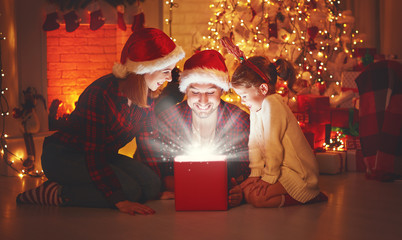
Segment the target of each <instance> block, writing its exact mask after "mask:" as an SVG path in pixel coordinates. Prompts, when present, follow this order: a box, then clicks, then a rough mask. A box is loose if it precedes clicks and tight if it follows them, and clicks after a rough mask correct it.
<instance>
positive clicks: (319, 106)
mask: <svg viewBox="0 0 402 240" xmlns="http://www.w3.org/2000/svg"><path fill="white" fill-rule="evenodd" d="M297 106H298V108H299V112H305V111H307V110H313V111H314V110H327V109H329V97H327V96H319V95H312V94H305V95H298V96H297Z"/></svg>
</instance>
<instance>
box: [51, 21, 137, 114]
mask: <svg viewBox="0 0 402 240" xmlns="http://www.w3.org/2000/svg"><path fill="white" fill-rule="evenodd" d="M130 34H131V28H130V26H128V27H127V30H126V31H122V30H120V29H119V28H118V27H117V25H116V24H105V25H104V26H102V27H101V28H100V29H98V30H96V31H93V30H90V28H89V25H88V24H81V25H80V27H79V28H77V29H76V30H75V31H74V32H71V33H69V32H67V31H66V30H65V26H63V25H61V27H60V28H59V29H58V30H54V31H49V32H47V93H48V99H47V102H48V106H50V104H51V102H52V101H53V100H54V99H59V100H61V101H62V104H61V105H60V108H59V114H64V113H67V114H68V113H70V112H71V111H72V110H73V109H74V105H75V104H74V103H75V102H76V101H77V100H78V97H79V95H80V94H81V93H82V91H83V90H84V89H85V88H86V87H87V86H88V85H89V84H90V83H92V82H93V81H94V80H96V79H97V78H99V77H101V76H103V75H105V74H108V73H111V71H112V67H113V64H114V62H117V61H119V60H120V53H121V49H122V48H123V45H124V43H125V42H126V40H127V38H128V37H129V35H130Z"/></svg>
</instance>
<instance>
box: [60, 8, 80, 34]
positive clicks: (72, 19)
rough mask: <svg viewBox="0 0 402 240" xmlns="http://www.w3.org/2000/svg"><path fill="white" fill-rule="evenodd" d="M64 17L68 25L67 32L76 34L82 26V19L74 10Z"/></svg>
mask: <svg viewBox="0 0 402 240" xmlns="http://www.w3.org/2000/svg"><path fill="white" fill-rule="evenodd" d="M63 17H64V22H65V23H66V31H67V32H74V31H75V30H76V29H77V28H78V27H79V26H80V22H81V19H79V18H78V15H77V13H76V12H75V11H74V10H72V11H70V12H68V13H66V14H64V16H63Z"/></svg>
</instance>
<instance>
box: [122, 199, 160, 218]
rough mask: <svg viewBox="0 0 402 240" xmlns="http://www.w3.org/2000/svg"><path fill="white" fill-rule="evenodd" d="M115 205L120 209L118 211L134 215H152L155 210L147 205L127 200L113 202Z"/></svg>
mask: <svg viewBox="0 0 402 240" xmlns="http://www.w3.org/2000/svg"><path fill="white" fill-rule="evenodd" d="M115 206H116V207H117V208H118V209H119V210H120V212H123V213H128V214H131V215H135V214H136V213H139V214H142V215H152V214H154V213H155V211H154V210H153V209H152V208H150V207H148V206H145V205H142V204H140V203H137V202H131V201H128V200H125V201H121V202H118V203H116V204H115Z"/></svg>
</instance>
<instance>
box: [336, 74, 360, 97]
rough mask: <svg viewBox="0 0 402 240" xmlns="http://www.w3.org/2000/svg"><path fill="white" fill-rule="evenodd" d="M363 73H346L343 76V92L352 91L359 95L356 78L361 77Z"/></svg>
mask: <svg viewBox="0 0 402 240" xmlns="http://www.w3.org/2000/svg"><path fill="white" fill-rule="evenodd" d="M360 73H361V71H344V72H342V75H341V90H342V91H343V92H346V91H348V90H351V91H353V92H355V93H358V92H359V90H358V89H357V84H356V82H355V80H356V78H357V77H358V76H359V75H360Z"/></svg>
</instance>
